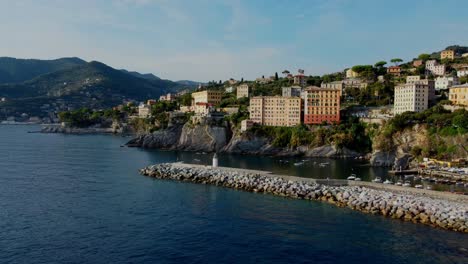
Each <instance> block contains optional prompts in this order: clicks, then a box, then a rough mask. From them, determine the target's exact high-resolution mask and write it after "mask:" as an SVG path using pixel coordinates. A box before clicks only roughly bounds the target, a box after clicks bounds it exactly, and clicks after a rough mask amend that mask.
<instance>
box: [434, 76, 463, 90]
mask: <svg viewBox="0 0 468 264" xmlns="http://www.w3.org/2000/svg"><path fill="white" fill-rule="evenodd" d="M458 84H460V82H459V81H458V78H457V77H447V76H444V77H437V78H436V80H435V89H436V90H445V89H448V88H450V87H451V86H453V85H458Z"/></svg>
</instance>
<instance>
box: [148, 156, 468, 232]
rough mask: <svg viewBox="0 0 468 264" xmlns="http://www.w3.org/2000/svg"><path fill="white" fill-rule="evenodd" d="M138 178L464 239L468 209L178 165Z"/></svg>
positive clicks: (352, 188)
mask: <svg viewBox="0 0 468 264" xmlns="http://www.w3.org/2000/svg"><path fill="white" fill-rule="evenodd" d="M140 174H142V175H145V176H149V177H154V178H158V179H167V180H177V181H186V182H192V183H199V184H211V185H216V186H222V187H227V188H233V189H238V190H244V191H249V192H258V193H266V194H273V195H278V196H284V197H288V198H293V199H305V200H317V201H324V202H327V203H330V204H334V205H336V206H339V207H348V208H351V209H353V210H357V211H361V212H364V213H369V214H374V215H382V216H385V217H390V218H393V219H400V220H403V221H410V222H413V223H420V224H424V225H429V226H433V227H438V228H442V229H446V230H452V231H457V232H463V233H468V203H467V202H466V200H464V199H462V200H460V201H454V200H449V199H443V198H437V197H428V196H425V195H423V194H417V193H400V192H394V191H389V190H381V189H372V188H369V187H363V186H330V185H324V184H320V183H317V182H314V181H310V180H307V179H304V178H296V177H291V179H288V178H284V177H281V176H276V175H273V174H265V173H259V172H255V171H245V170H236V169H226V168H212V167H202V166H191V165H184V164H179V163H163V164H157V165H151V166H148V167H146V168H143V169H141V170H140Z"/></svg>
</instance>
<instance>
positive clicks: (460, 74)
mask: <svg viewBox="0 0 468 264" xmlns="http://www.w3.org/2000/svg"><path fill="white" fill-rule="evenodd" d="M463 76H468V66H465V67H462V68H460V69H458V71H457V77H463Z"/></svg>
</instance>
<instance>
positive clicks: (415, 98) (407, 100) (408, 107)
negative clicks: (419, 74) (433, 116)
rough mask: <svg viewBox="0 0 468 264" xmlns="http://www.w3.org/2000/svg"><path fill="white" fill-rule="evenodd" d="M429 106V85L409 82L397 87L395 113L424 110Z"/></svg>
mask: <svg viewBox="0 0 468 264" xmlns="http://www.w3.org/2000/svg"><path fill="white" fill-rule="evenodd" d="M428 106H429V87H428V85H425V84H422V83H407V84H403V85H398V86H396V87H395V105H394V108H393V111H394V113H395V115H397V114H402V113H404V112H408V111H409V112H422V111H424V110H426V109H427V108H428Z"/></svg>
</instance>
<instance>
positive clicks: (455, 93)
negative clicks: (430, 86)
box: [449, 83, 468, 106]
mask: <svg viewBox="0 0 468 264" xmlns="http://www.w3.org/2000/svg"><path fill="white" fill-rule="evenodd" d="M449 99H450V101H451V102H452V103H453V104H454V105H463V106H468V84H466V83H465V84H461V85H454V86H452V87H450V88H449Z"/></svg>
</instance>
